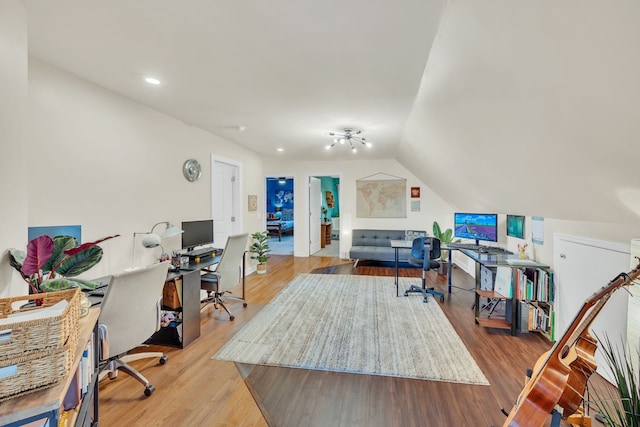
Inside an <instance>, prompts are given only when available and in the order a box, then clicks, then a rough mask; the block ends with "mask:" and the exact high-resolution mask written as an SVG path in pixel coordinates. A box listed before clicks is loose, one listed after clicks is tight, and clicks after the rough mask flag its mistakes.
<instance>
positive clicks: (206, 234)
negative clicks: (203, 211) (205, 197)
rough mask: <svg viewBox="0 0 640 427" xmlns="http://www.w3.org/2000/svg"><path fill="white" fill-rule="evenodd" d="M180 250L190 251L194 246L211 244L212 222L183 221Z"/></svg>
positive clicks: (210, 220) (206, 220)
mask: <svg viewBox="0 0 640 427" xmlns="http://www.w3.org/2000/svg"><path fill="white" fill-rule="evenodd" d="M182 230H183V231H184V233H182V248H183V249H187V250H191V249H193V248H195V247H196V246H202V245H208V244H210V243H213V220H212V219H205V220H202V221H184V222H183V223H182Z"/></svg>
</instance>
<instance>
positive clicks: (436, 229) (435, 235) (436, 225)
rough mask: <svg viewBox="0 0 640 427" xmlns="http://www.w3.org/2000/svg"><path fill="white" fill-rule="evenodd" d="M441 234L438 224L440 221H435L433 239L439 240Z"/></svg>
mask: <svg viewBox="0 0 640 427" xmlns="http://www.w3.org/2000/svg"><path fill="white" fill-rule="evenodd" d="M441 234H442V232H441V231H440V224H438V221H433V237H435V238H436V239H439V238H440V235H441Z"/></svg>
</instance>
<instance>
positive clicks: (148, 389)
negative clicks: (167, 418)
mask: <svg viewBox="0 0 640 427" xmlns="http://www.w3.org/2000/svg"><path fill="white" fill-rule="evenodd" d="M154 391H156V388H155V387H154V386H152V385H148V386H147V387H145V389H144V395H145V396H151V395H152V394H153V392H154Z"/></svg>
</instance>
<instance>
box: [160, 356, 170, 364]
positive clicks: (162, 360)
mask: <svg viewBox="0 0 640 427" xmlns="http://www.w3.org/2000/svg"><path fill="white" fill-rule="evenodd" d="M167 360H169V356H162V357H161V358H160V364H161V365H164V364H165V363H167Z"/></svg>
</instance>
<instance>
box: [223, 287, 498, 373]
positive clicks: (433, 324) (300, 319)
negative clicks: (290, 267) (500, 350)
mask: <svg viewBox="0 0 640 427" xmlns="http://www.w3.org/2000/svg"><path fill="white" fill-rule="evenodd" d="M419 283H420V279H413V278H401V282H400V286H401V289H405V288H407V287H408V286H409V285H411V284H419ZM395 295H396V293H395V286H394V284H393V277H376V276H355V275H324V274H301V275H299V276H297V277H296V278H295V279H294V280H293V281H292V282H291V283H289V284H288V285H287V287H286V288H284V289H283V290H282V291H281V292H280V293H279V294H278V295H277V296H276V297H275V298H274V299H273V300H272V301H271V302H270V303H269V304H268V305H266V306H265V307H264V308H263V309H262V310H261V311H260V312H259V313H258V314H256V316H255V317H254V318H253V319H251V320H250V321H249V322H248V323H247V324H246V325H245V326H244V327H243V328H242V329H241V330H240V331H239V332H238V333H237V334H236V335H235V336H234V337H233V338H232V339H231V340H230V341H229V342H228V343H227V344H226V345H225V346H224V347H223V348H222V349H220V351H218V353H216V354H215V355H214V356H213V359H218V360H228V361H233V362H240V363H249V364H257V365H271V366H283V367H292V368H305V369H315V370H327V371H337V372H350V373H361V374H371V375H384V376H394V377H406V378H418V379H426V380H438V381H449V382H459V383H467V384H483V385H489V382H488V381H487V379H486V378H485V376H484V374H483V373H482V371H481V370H480V368H479V367H478V365H477V364H476V362H475V360H474V359H473V358H472V357H471V354H469V352H468V350H467V349H466V347H465V346H464V344H463V343H462V340H461V339H460V337H459V336H458V335H457V333H456V332H455V330H454V329H453V326H452V325H451V323H449V320H448V319H447V318H446V316H445V315H444V313H443V312H442V309H441V308H440V307H439V305H438V304H439V303H438V302H436V300H434V299H430V300H429V302H428V303H426V304H425V303H423V302H422V298H421V297H420V296H418V295H414V296H409V297H403V296H400V297H396V296H395ZM401 295H402V294H401Z"/></svg>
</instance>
